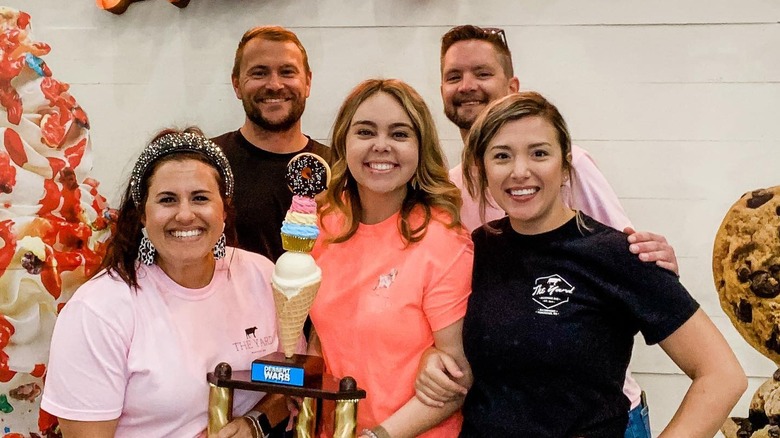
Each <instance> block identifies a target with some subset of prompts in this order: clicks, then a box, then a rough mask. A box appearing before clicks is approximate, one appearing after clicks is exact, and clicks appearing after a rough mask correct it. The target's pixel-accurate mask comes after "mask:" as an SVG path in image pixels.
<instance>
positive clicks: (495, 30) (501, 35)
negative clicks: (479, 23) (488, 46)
mask: <svg viewBox="0 0 780 438" xmlns="http://www.w3.org/2000/svg"><path fill="white" fill-rule="evenodd" d="M479 29H481V30H482V32H484V33H485V34H486V35H497V36H498V39H500V40H501V44H503V45H504V47H507V48H508V47H509V44H507V42H506V33H505V32H504V29H501V28H500V27H480V28H479Z"/></svg>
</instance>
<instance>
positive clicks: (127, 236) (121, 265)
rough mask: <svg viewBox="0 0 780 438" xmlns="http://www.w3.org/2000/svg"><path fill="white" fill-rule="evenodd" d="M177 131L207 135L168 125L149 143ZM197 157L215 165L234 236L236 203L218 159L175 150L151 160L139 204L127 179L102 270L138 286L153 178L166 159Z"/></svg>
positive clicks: (228, 226)
mask: <svg viewBox="0 0 780 438" xmlns="http://www.w3.org/2000/svg"><path fill="white" fill-rule="evenodd" d="M173 133H191V134H197V135H201V136H203V132H202V131H201V130H200V129H198V128H197V127H194V126H190V127H188V128H185V129H184V130H181V131H179V130H177V129H164V130H162V131H160V132H159V133H157V135H155V136H154V138H152V139H151V140H150V141H149V144H151V143H153V142H154V141H155V140H157V139H159V138H161V137H163V136H165V135H168V134H173ZM186 160H195V161H200V162H201V163H205V164H207V165H208V166H209V167H211V168H213V169H214V173H215V178H216V179H217V184H218V185H219V193H220V196H221V197H222V202H223V204H224V208H225V212H226V213H227V219H226V220H225V234H226V235H228V236H232V235H234V234H235V231H234V228H233V226H232V223H233V203H232V199H231V198H225V195H224V193H225V192H226V190H225V181H224V180H223V179H222V176H221V173H220V172H219V169H217V168H216V167H215V165H214V163H213V162H212V161H211V160H209V159H208V158H206V156H204V155H203V154H201V153H198V152H193V151H182V152H174V153H170V154H167V155H163V156H162V157H160V158H159V159H157V160H156V161H154V162H153V163H151V164H150V165H149V167H148V169H147V171H146V173H145V174H144V175H143V176H142V178H141V195H142V197H141V202H140V204H139V205H138V206H137V207H136V205H135V203H134V202H133V198H132V196H131V194H130V182H129V181H128V182H127V187H126V189H125V192H124V195H123V196H122V203H121V206H120V207H119V214H118V217H117V222H116V232H115V233H114V235H113V236H112V238H111V241H110V242H109V243H108V248H107V249H106V256H105V257H104V258H103V262H102V263H101V266H100V267H101V270H103V269H105V273H108V274H110V275H112V276H118V277H119V278H121V279H122V281H124V282H125V283H126V284H127V285H128V286H130V287H132V288H134V289H138V277H137V275H136V273H137V268H138V266H137V263H138V260H137V259H138V246H139V244H140V242H141V236H142V234H141V229H142V228H143V224H142V223H141V218H142V217H143V214H144V209H145V206H146V198H147V196H148V195H149V181H150V180H151V179H152V177H153V176H154V174H155V172H156V171H157V169H158V168H159V167H160V166H161V165H162V164H164V163H167V162H169V161H186Z"/></svg>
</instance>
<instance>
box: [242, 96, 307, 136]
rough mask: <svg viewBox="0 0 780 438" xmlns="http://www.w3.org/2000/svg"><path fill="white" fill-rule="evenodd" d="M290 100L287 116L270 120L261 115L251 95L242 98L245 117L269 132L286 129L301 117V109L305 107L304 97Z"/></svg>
mask: <svg viewBox="0 0 780 438" xmlns="http://www.w3.org/2000/svg"><path fill="white" fill-rule="evenodd" d="M291 102H292V108H290V112H289V113H288V114H287V116H285V117H284V118H282V120H278V121H271V120H268V119H266V118H265V117H263V114H262V112H261V111H260V109H258V108H257V107H256V106H255V105H254V101H253V100H252V98H251V97H250V98H247V99H242V103H243V104H244V112H245V113H246V117H247V118H248V119H249V120H251V121H252V123H254V124H255V125H257V126H258V127H259V128H260V129H263V130H265V131H269V132H285V131H288V130H289V129H290V128H292V127H293V126H295V124H296V123H297V122H298V120H300V119H301V116H302V115H303V111H304V110H305V109H306V99H300V100H296V99H293V100H292V101H291Z"/></svg>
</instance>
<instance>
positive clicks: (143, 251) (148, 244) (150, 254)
mask: <svg viewBox="0 0 780 438" xmlns="http://www.w3.org/2000/svg"><path fill="white" fill-rule="evenodd" d="M141 234H143V236H142V237H141V243H140V244H139V245H138V260H139V261H140V262H141V263H143V264H144V265H146V266H151V265H153V264H154V256H155V255H157V250H156V249H155V248H154V245H153V244H152V241H151V240H149V237H148V236H147V234H146V227H144V228H141Z"/></svg>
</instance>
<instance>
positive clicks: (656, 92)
mask: <svg viewBox="0 0 780 438" xmlns="http://www.w3.org/2000/svg"><path fill="white" fill-rule="evenodd" d="M3 4H4V5H6V6H10V7H15V8H18V9H22V10H25V11H27V12H28V13H30V14H31V15H32V18H33V29H34V36H35V37H36V38H37V39H38V40H40V41H44V42H47V43H50V44H51V45H52V48H53V49H52V53H51V54H50V55H48V56H47V57H46V58H45V59H46V61H47V62H48V64H49V66H50V67H51V69H52V70H53V71H54V74H55V76H56V77H57V78H59V79H60V80H63V81H66V82H69V83H70V84H71V85H72V89H71V90H72V93H73V94H74V96H75V97H76V98H77V99H78V101H79V102H80V103H81V105H82V106H83V107H84V108H85V109H86V110H87V112H88V114H89V116H90V119H91V122H92V140H93V148H94V152H95V170H94V174H95V177H96V178H97V179H99V180H100V181H101V182H102V186H101V188H102V192H103V193H104V194H106V195H107V196H108V197H109V198H110V199H111V200H112V201H114V202H115V201H116V199H117V198H118V193H119V190H120V185H121V184H122V182H123V181H124V179H125V176H126V174H127V172H128V166H129V164H128V163H131V162H132V160H133V159H134V157H135V156H136V154H137V153H138V151H139V149H140V148H141V147H142V145H143V143H144V141H145V140H147V139H148V138H149V137H150V136H151V135H152V134H153V133H154V132H155V131H157V130H158V129H159V128H161V127H163V126H167V125H172V124H173V125H186V124H191V123H194V124H198V125H200V126H201V127H202V128H203V129H204V130H205V131H206V132H207V133H208V134H213V135H216V134H219V133H221V132H224V131H227V130H232V129H235V128H237V127H238V126H239V125H240V124H241V123H242V121H243V113H242V111H241V106H240V104H239V103H238V102H237V101H236V100H235V98H234V96H233V93H232V89H231V87H230V81H229V72H230V67H231V65H232V58H233V52H234V50H235V46H236V44H237V42H238V39H239V38H240V36H241V34H242V33H243V32H244V30H246V29H248V28H249V27H252V26H255V25H259V24H281V25H284V26H286V27H290V28H292V29H293V30H294V31H295V32H297V33H298V35H299V36H300V37H301V39H302V40H303V42H304V45H305V46H306V47H307V50H308V51H309V56H310V62H311V65H312V69H313V71H314V82H313V88H312V96H311V98H310V99H309V101H308V105H307V110H306V113H305V116H304V130H305V132H307V133H309V134H310V135H312V136H313V137H315V138H317V139H320V140H326V139H327V136H328V133H329V131H330V127H331V123H332V118H333V117H334V114H335V112H336V110H337V108H338V105H339V104H340V103H341V100H342V99H343V97H344V96H345V95H346V93H347V91H348V90H349V89H350V88H351V87H352V86H354V85H355V84H356V83H357V82H359V81H360V80H362V79H365V78H367V77H371V76H384V77H398V78H401V79H403V80H405V81H407V82H409V83H410V84H412V85H413V86H414V87H416V88H417V89H418V90H419V91H420V93H421V94H422V95H423V96H424V97H425V98H426V100H427V101H428V103H429V105H430V106H431V108H432V110H433V112H434V114H435V115H436V117H437V123H438V127H439V129H440V131H441V134H442V138H443V141H444V144H445V147H446V149H447V154H448V157H449V158H450V161H451V162H452V163H453V164H454V163H455V162H457V161H458V154H459V148H460V141H459V137H458V134H457V131H456V130H455V129H454V127H453V126H452V125H451V124H449V123H448V122H447V121H446V119H445V118H444V116H443V114H442V108H441V102H440V99H439V94H438V84H439V73H438V47H439V38H440V37H441V35H442V34H443V33H444V32H445V31H446V30H447V29H448V28H449V27H451V26H453V25H456V24H463V23H472V24H480V25H486V26H488V25H489V26H499V27H503V28H505V29H506V32H507V36H508V39H509V43H510V46H511V47H512V48H513V50H514V56H515V68H516V71H517V74H518V76H519V77H520V81H521V84H522V88H523V89H534V90H538V91H540V92H542V93H543V94H545V95H547V96H548V97H550V98H551V99H552V100H553V101H554V102H555V103H556V104H558V106H559V107H560V108H561V110H562V112H563V114H564V115H565V116H566V118H567V121H568V122H569V124H570V128H571V131H572V134H573V136H574V138H575V139H576V141H577V143H578V144H580V145H581V146H584V147H585V148H586V149H588V150H590V151H591V153H592V154H593V156H594V157H595V158H596V160H597V162H598V163H599V165H600V167H601V169H602V171H603V172H604V174H605V175H606V176H607V178H608V179H609V180H610V182H611V183H612V184H613V186H614V188H615V190H616V192H617V193H618V195H619V196H620V198H621V200H622V202H623V204H624V206H625V207H626V210H627V212H628V213H629V216H630V217H631V218H632V220H633V221H634V223H635V225H636V226H637V227H638V228H640V229H649V230H654V231H657V232H660V233H662V234H664V235H666V236H667V237H668V238H669V240H670V241H671V242H672V243H673V245H674V246H675V248H676V250H677V254H678V256H679V258H680V264H681V268H682V279H683V282H684V283H685V284H686V286H687V287H688V288H689V289H690V290H691V292H692V293H693V294H694V296H695V297H696V298H697V299H698V300H699V301H700V302H701V303H702V305H703V307H704V309H705V310H706V311H707V313H708V314H709V315H710V316H711V317H712V318H713V320H714V321H715V323H716V324H717V325H718V327H720V328H721V330H722V331H723V332H724V334H725V335H726V336H727V338H728V339H729V342H730V343H731V345H732V346H733V348H734V349H735V350H736V352H737V354H738V356H739V358H740V360H741V362H742V364H743V366H744V367H745V369H746V371H747V372H748V375H749V376H750V377H751V389H750V390H749V391H748V393H747V394H746V395H745V396H744V397H743V399H742V401H741V402H740V404H739V405H738V406H737V408H736V409H735V411H734V414H735V415H745V414H746V413H747V403H748V401H749V397H750V395H751V394H752V391H753V389H754V388H755V387H756V386H757V385H758V384H760V382H761V381H762V380H763V379H764V378H766V377H767V376H769V375H770V374H771V373H772V372H773V371H774V369H775V366H774V364H772V363H771V362H770V361H769V360H767V359H765V358H764V357H762V356H760V355H759V354H757V353H756V352H755V351H753V350H752V348H750V347H749V346H748V345H747V344H746V343H745V342H744V341H743V340H742V339H741V338H740V337H739V336H738V335H737V334H736V332H735V330H734V329H733V328H732V327H731V325H730V323H729V321H728V319H727V318H726V317H725V315H724V314H723V313H722V311H721V310H720V307H719V304H718V301H717V294H716V293H715V291H714V288H713V285H712V280H711V272H710V257H711V249H712V241H713V238H714V235H715V232H716V230H717V227H718V225H719V223H720V220H721V218H722V217H723V214H724V213H725V212H726V210H727V209H728V207H729V206H730V205H731V204H732V203H733V202H734V201H736V199H737V198H738V197H739V196H740V195H741V194H742V193H743V192H745V191H748V190H751V189H754V188H758V187H762V186H770V185H778V184H780V177H778V172H777V170H776V163H777V162H778V161H780V160H778V159H779V158H780V152H779V151H778V145H779V144H780V123H778V116H777V115H778V109H777V106H778V103H780V24H778V23H779V22H780V2H778V1H777V0H743V1H741V2H738V3H737V2H733V1H731V0H687V1H682V2H681V1H674V0H662V1H655V2H646V1H641V0H625V1H620V2H617V1H613V0H590V1H587V2H584V1H574V0H571V1H533V0H482V1H476V0H474V1H467V0H450V1H444V0H442V1H435V0H405V1H395V0H362V1H345V0H320V1H313V0H257V1H250V0H194V1H192V3H191V4H190V6H189V7H187V8H186V9H184V10H179V9H177V8H175V7H173V6H171V5H170V4H168V3H167V2H166V1H163V0H148V1H145V2H141V3H136V4H134V5H132V6H131V7H130V8H129V9H128V11H127V12H126V13H125V14H124V15H122V16H114V15H112V14H109V13H107V12H105V11H100V10H98V9H97V8H96V7H95V6H94V2H93V1H91V0H68V1H64V0H5V2H4V3H3ZM638 344H639V345H638V346H637V348H636V350H635V355H634V361H633V364H632V368H633V370H634V372H635V374H636V377H637V379H638V380H639V381H640V383H641V384H642V385H643V387H644V388H645V389H646V390H647V391H648V393H649V398H650V402H651V409H652V426H653V429H654V430H655V431H656V432H658V431H660V430H661V428H662V427H663V426H664V425H665V423H666V421H668V419H669V418H671V415H672V414H673V412H674V409H675V408H676V406H677V403H678V402H679V401H680V400H681V398H682V395H683V394H684V391H685V388H686V387H687V378H686V377H685V376H683V375H681V374H680V372H679V370H678V369H677V368H676V367H675V366H674V364H673V363H671V362H670V361H669V360H668V359H667V358H666V356H665V355H664V354H663V352H662V351H661V350H660V349H658V348H657V347H655V348H648V347H645V346H644V345H643V344H642V342H641V340H640V342H638Z"/></svg>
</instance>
